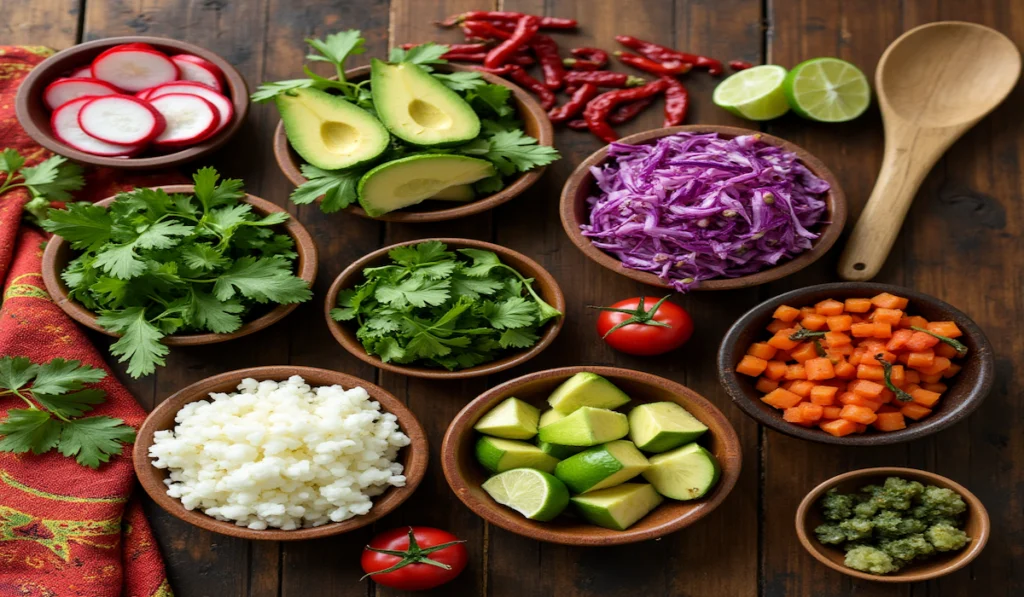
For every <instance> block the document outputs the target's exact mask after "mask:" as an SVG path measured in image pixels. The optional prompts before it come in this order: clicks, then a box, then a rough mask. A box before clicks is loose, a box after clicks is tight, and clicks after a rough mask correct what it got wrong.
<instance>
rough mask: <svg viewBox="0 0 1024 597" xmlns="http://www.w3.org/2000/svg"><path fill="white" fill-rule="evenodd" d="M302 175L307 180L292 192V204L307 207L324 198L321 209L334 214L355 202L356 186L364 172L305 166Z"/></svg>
mask: <svg viewBox="0 0 1024 597" xmlns="http://www.w3.org/2000/svg"><path fill="white" fill-rule="evenodd" d="M302 175H303V176H305V177H306V179H307V180H306V182H304V183H302V184H301V185H299V186H298V187H297V188H296V189H295V190H294V191H292V194H291V200H292V202H293V203H295V204H297V205H305V204H308V203H312V202H314V201H316V200H317V198H318V197H323V198H324V199H323V201H321V202H320V209H322V210H323V211H324V213H333V212H336V211H338V210H341V209H345V208H346V207H348V206H349V205H352V203H354V202H355V200H356V185H358V184H359V179H360V178H361V177H362V175H363V170H321V169H320V168H317V167H316V166H312V165H310V164H303V165H302Z"/></svg>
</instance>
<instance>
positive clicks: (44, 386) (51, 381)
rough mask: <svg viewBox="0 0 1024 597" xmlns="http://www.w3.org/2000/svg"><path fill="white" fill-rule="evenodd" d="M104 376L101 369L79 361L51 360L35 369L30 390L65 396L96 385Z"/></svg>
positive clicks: (104, 373)
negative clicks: (88, 385)
mask: <svg viewBox="0 0 1024 597" xmlns="http://www.w3.org/2000/svg"><path fill="white" fill-rule="evenodd" d="M106 376H107V374H106V372H104V371H103V370H102V369H97V368H95V367H93V366H92V365H85V364H82V362H81V361H74V360H72V361H66V360H64V359H53V360H52V361H50V362H49V363H46V364H45V365H39V366H38V367H37V368H36V371H35V378H36V381H35V383H34V384H32V389H33V390H34V391H36V392H42V393H45V394H65V393H67V392H73V391H75V390H81V389H82V388H83V387H85V384H89V383H96V382H98V381H99V380H101V379H103V378H104V377H106ZM12 389H13V388H12Z"/></svg>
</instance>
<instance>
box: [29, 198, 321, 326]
mask: <svg viewBox="0 0 1024 597" xmlns="http://www.w3.org/2000/svg"><path fill="white" fill-rule="evenodd" d="M154 188H160V189H163V190H165V191H167V192H168V193H191V192H192V189H193V187H192V185H190V184H179V185H166V186H162V187H154ZM115 198H116V196H115V197H108V198H106V199H104V200H102V201H97V202H96V205H102V206H104V207H106V206H108V205H110V204H111V203H112V202H113V201H114V199H115ZM242 201H244V202H245V203H248V204H250V205H252V206H253V209H254V211H255V212H256V213H258V214H262V215H265V214H269V213H274V212H279V211H284V209H282V208H280V207H278V206H277V205H275V204H273V203H271V202H270V201H267V200H266V199H260V198H259V197H257V196H255V195H246V196H245V198H244V199H243V200H242ZM279 229H280V230H281V231H282V232H284V233H285V234H287V235H288V236H290V237H292V240H293V241H294V242H295V252H296V253H298V254H299V257H298V260H297V263H296V271H295V275H297V276H298V277H300V278H302V279H303V280H305V281H306V283H307V284H308V285H309V286H310V287H312V286H313V280H315V279H316V270H317V251H316V243H314V242H313V237H312V236H310V234H309V232H308V231H307V230H306V228H305V227H304V226H303V225H302V224H301V223H300V222H299V221H298V220H297V219H295V218H294V217H292V218H288V220H287V221H286V222H285V223H283V224H281V225H280V227H279ZM73 256H74V249H72V248H71V244H70V243H68V242H67V241H65V240H64V239H63V238H61V237H60V236H56V235H55V236H54V237H53V238H51V239H50V241H49V242H47V243H46V249H45V250H44V251H43V266H42V267H43V272H42V273H43V283H44V284H46V291H47V292H49V293H50V296H51V297H52V298H53V300H54V302H56V303H57V306H58V307H60V308H61V309H63V310H64V312H65V313H67V314H68V316H69V317H71V319H74V320H75V321H77V322H78V323H80V324H82V325H84V326H85V327H87V328H89V329H91V330H95V331H97V332H99V333H101V334H106V335H108V336H113V337H115V338H117V337H119V334H115V333H113V332H111V331H109V330H107V329H105V328H104V327H102V326H101V325H100V324H98V323H96V314H95V313H93V312H92V311H90V310H88V309H86V308H85V307H83V306H82V305H80V304H78V303H76V302H75V301H74V300H72V299H71V297H70V296H68V287H67V286H66V285H65V284H64V280H63V279H62V278H61V277H60V274H61V272H63V271H64V268H65V267H67V265H68V262H69V261H71V259H72V258H73ZM298 306H299V305H298V303H294V304H290V305H278V306H276V307H274V308H273V309H271V310H270V311H268V312H266V313H264V314H263V315H261V316H260V317H258V318H256V319H254V320H252V321H247V322H245V323H243V324H242V327H240V328H238V329H237V330H235V331H233V332H231V333H230V334H212V333H211V334H173V335H170V336H166V337H165V338H164V339H163V340H161V342H162V343H163V344H165V345H167V346H198V345H200V344H217V343H218V342H227V341H228V340H234V339H235V338H241V337H242V336H248V335H249V334H252V333H255V332H258V331H260V330H262V329H263V328H266V327H269V326H271V325H273V324H274V323H277V322H278V321H280V320H281V319H282V318H283V317H284V316H285V315H288V314H289V313H291V312H292V311H294V310H295V308H296V307H298Z"/></svg>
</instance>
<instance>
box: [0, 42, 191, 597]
mask: <svg viewBox="0 0 1024 597" xmlns="http://www.w3.org/2000/svg"><path fill="white" fill-rule="evenodd" d="M50 52H51V51H50V50H47V49H45V48H34V47H3V46H0V144H2V145H0V149H3V147H14V148H16V149H17V150H18V151H20V152H21V154H22V155H23V156H25V157H26V158H28V163H29V165H34V164H36V163H38V162H40V161H42V160H44V159H46V158H47V157H49V156H50V154H49V153H48V152H46V151H45V150H43V149H42V148H40V147H38V146H36V145H35V144H34V143H33V142H32V140H31V139H30V138H29V137H28V136H27V135H26V134H25V132H24V131H23V130H22V128H21V127H20V126H19V125H18V121H17V119H16V117H15V114H14V95H15V91H16V89H17V87H18V84H19V83H20V82H21V80H22V79H23V78H24V77H25V75H26V74H27V73H28V71H29V70H31V69H32V67H33V66H35V65H36V64H38V63H39V62H40V61H42V60H43V58H45V57H46V56H48V55H49V54H50ZM115 175H117V176H118V178H119V183H120V184H118V183H115V182H114V176H115ZM87 180H88V184H87V188H86V189H85V190H83V191H82V192H81V193H79V194H78V197H77V198H78V199H81V200H96V199H100V198H103V197H107V196H110V195H112V194H114V193H116V192H118V191H120V190H124V189H126V188H131V187H133V186H136V185H138V184H147V183H148V184H155V183H156V182H157V180H160V181H162V182H164V183H166V182H168V179H167V176H163V177H159V176H158V177H157V178H155V179H154V177H147V178H140V177H138V176H135V177H132V179H131V180H128V179H127V178H124V177H121V174H120V173H117V172H114V171H111V170H98V171H92V172H89V174H88V176H87ZM28 199H29V197H28V194H27V193H26V192H25V190H24V189H15V190H13V191H11V192H9V193H7V194H6V195H4V196H2V197H0V280H3V281H4V294H3V305H2V307H0V355H5V356H6V355H23V356H27V357H29V358H30V359H31V360H32V361H34V362H36V363H42V362H46V361H49V360H50V359H53V358H55V357H61V358H65V359H77V360H80V361H82V362H84V363H88V364H90V365H93V366H94V367H102V368H103V369H106V370H107V373H108V375H107V377H106V379H104V380H103V381H102V382H101V383H100V384H99V386H100V387H101V388H102V389H103V390H105V391H106V393H107V401H106V403H104V404H102V405H100V406H99V408H97V409H96V411H95V412H96V414H105V415H112V416H114V417H119V418H122V419H124V420H125V422H127V423H128V424H129V425H132V426H134V427H136V428H137V427H138V426H139V425H140V424H141V423H142V420H143V419H144V418H145V416H146V412H145V411H144V410H143V409H142V407H140V406H139V405H138V403H137V402H136V401H135V399H134V398H133V397H132V395H131V394H130V393H128V390H127V389H125V387H124V386H122V385H121V384H120V382H118V381H117V378H116V377H115V376H114V375H113V374H112V373H110V370H109V368H107V366H106V364H105V363H104V362H103V358H102V357H101V356H100V353H99V352H98V351H97V350H96V348H94V347H93V346H92V344H90V343H89V340H88V338H86V336H85V334H83V333H82V331H81V330H80V329H79V328H78V327H77V326H76V324H75V323H74V322H73V321H72V320H71V319H70V318H68V316H67V315H65V314H64V312H63V311H61V309H60V308H59V307H57V305H56V304H54V303H53V301H52V300H51V299H50V297H49V295H48V294H47V293H46V289H45V287H44V286H43V280H42V276H41V275H40V273H39V272H40V269H41V259H42V253H43V251H42V245H43V244H44V243H45V242H46V238H47V234H46V233H45V232H43V231H41V230H39V229H38V228H35V227H34V226H31V225H29V224H23V223H22V217H21V216H22V206H23V205H24V204H25V202H26V201H28ZM22 405H23V403H21V401H20V400H18V399H17V398H0V419H2V418H4V417H5V413H6V411H7V409H9V408H12V407H19V406H22ZM134 484H135V475H134V473H133V471H132V462H131V449H130V447H129V448H127V449H126V450H125V453H124V454H122V455H121V456H116V457H114V458H113V459H112V460H111V461H110V462H109V463H107V464H105V465H102V466H101V467H100V468H99V470H95V471H94V470H92V469H89V468H86V467H83V466H79V465H78V464H77V463H76V462H75V461H74V459H71V458H66V457H64V456H61V455H60V454H58V453H57V452H56V451H52V452H49V453H47V454H43V455H40V456H35V455H32V454H20V455H13V454H7V453H0V595H3V596H7V595H18V596H26V597H28V596H32V597H35V596H38V597H65V596H82V597H121V596H124V597H165V596H166V597H170V596H171V595H172V593H171V589H170V585H168V583H167V576H166V574H165V573H164V564H163V560H162V559H161V557H160V552H159V550H158V548H157V545H156V542H155V540H154V538H153V532H152V530H151V529H150V527H149V523H147V522H146V519H145V516H144V515H143V513H142V508H141V506H140V505H139V501H138V499H129V496H130V494H131V492H132V488H133V486H134Z"/></svg>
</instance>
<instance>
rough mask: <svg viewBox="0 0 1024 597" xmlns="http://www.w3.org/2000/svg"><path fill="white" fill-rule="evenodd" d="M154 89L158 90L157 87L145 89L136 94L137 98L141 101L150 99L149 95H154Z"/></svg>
mask: <svg viewBox="0 0 1024 597" xmlns="http://www.w3.org/2000/svg"><path fill="white" fill-rule="evenodd" d="M154 89H156V87H150V88H148V89H143V90H142V91H140V92H138V93H136V94H135V97H137V98H139V99H140V100H144V99H149V94H150V93H153V90H154Z"/></svg>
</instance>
